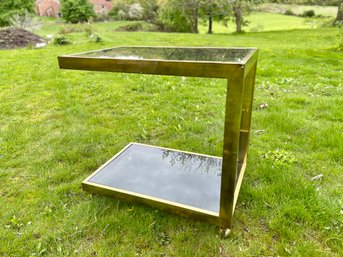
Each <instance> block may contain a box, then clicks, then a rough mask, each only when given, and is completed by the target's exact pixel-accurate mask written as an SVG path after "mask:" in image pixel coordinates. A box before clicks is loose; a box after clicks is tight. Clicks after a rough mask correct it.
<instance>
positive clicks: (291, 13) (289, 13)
mask: <svg viewBox="0 0 343 257" xmlns="http://www.w3.org/2000/svg"><path fill="white" fill-rule="evenodd" d="M284 14H285V15H291V16H294V15H295V13H294V12H293V11H292V10H291V9H287V10H286V11H285V13H284Z"/></svg>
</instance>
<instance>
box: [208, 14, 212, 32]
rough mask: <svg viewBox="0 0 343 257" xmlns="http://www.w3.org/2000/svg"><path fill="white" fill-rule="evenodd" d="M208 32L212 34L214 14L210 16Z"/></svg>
mask: <svg viewBox="0 0 343 257" xmlns="http://www.w3.org/2000/svg"><path fill="white" fill-rule="evenodd" d="M207 33H208V34H212V33H213V31H212V15H209V16H208V32H207Z"/></svg>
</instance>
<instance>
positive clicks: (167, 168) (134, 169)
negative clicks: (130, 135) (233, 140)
mask: <svg viewBox="0 0 343 257" xmlns="http://www.w3.org/2000/svg"><path fill="white" fill-rule="evenodd" d="M221 164H222V161H221V159H220V158H217V157H208V156H202V155H197V154H189V153H182V152H178V151H173V150H165V149H161V148H157V147H151V146H145V145H139V144H132V145H131V146H130V147H129V148H127V149H126V150H125V151H124V152H123V153H121V154H120V155H119V156H118V157H116V158H115V159H114V160H113V161H111V162H110V163H109V164H108V165H107V166H106V167H104V168H103V169H101V170H100V171H99V172H98V173H96V174H95V175H94V176H93V177H92V178H90V179H89V181H90V182H93V183H97V184H101V185H106V186H110V187H114V188H118V189H123V190H127V191H131V192H135V193H140V194H144V195H146V196H152V197H157V198H160V199H164V200H168V201H172V202H175V203H180V204H185V205H189V206H193V207H197V208H201V209H204V210H208V211H213V212H217V213H218V212H219V197H220V181H221Z"/></svg>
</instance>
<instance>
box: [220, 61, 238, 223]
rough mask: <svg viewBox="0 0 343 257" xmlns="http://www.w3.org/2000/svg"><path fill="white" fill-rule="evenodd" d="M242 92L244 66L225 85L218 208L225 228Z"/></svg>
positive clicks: (229, 212)
mask: <svg viewBox="0 0 343 257" xmlns="http://www.w3.org/2000/svg"><path fill="white" fill-rule="evenodd" d="M243 93H244V66H242V67H241V68H239V69H238V70H237V72H235V73H234V76H233V77H230V78H228V85H227V97H226V107H225V124H224V146H223V167H222V180H221V191H220V210H219V217H220V220H221V226H222V227H226V228H231V226H232V214H233V210H234V194H235V185H236V173H237V160H238V151H239V138H240V127H241V115H242V102H243Z"/></svg>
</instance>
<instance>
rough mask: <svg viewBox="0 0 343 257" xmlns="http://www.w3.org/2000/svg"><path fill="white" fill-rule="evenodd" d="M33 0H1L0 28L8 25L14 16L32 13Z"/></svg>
mask: <svg viewBox="0 0 343 257" xmlns="http://www.w3.org/2000/svg"><path fill="white" fill-rule="evenodd" d="M33 11H34V0H15V1H14V0H1V1H0V27H3V26H8V25H10V19H11V17H12V16H14V15H19V16H23V15H25V14H26V13H27V12H29V13H33Z"/></svg>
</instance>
